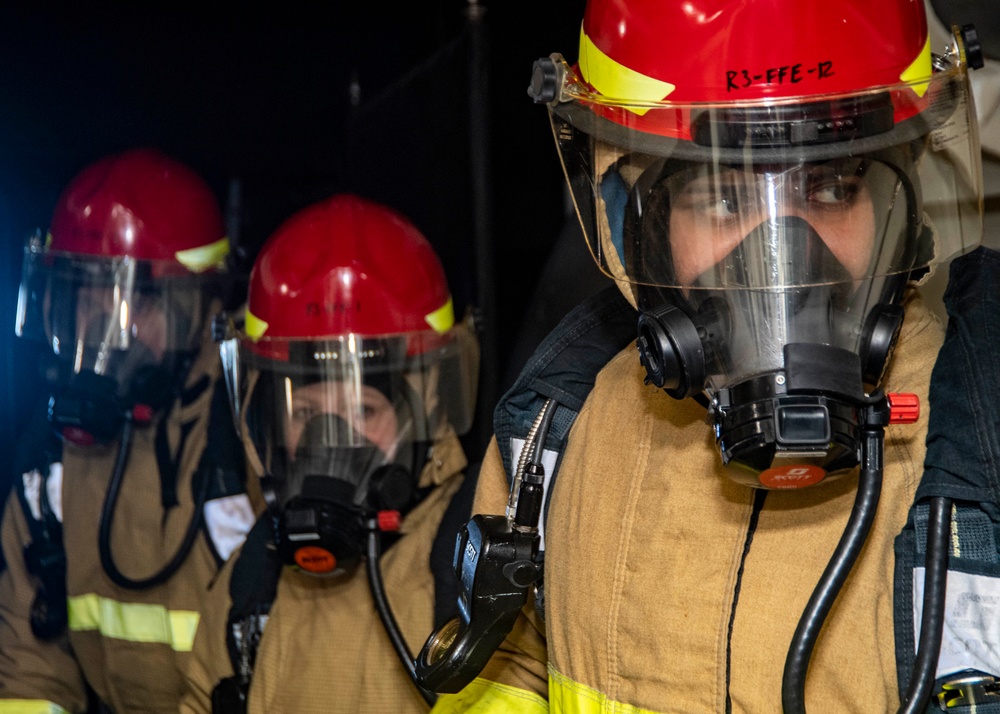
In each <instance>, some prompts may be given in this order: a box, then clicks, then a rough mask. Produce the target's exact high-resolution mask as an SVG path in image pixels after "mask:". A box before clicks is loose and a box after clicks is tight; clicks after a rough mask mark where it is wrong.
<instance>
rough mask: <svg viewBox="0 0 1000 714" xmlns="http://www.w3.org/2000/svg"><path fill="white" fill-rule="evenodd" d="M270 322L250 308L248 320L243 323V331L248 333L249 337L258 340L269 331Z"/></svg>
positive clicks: (247, 315) (247, 312)
mask: <svg viewBox="0 0 1000 714" xmlns="http://www.w3.org/2000/svg"><path fill="white" fill-rule="evenodd" d="M267 328H268V324H267V322H265V321H264V320H261V319H260V318H259V317H257V316H256V315H254V314H253V313H252V312H250V308H247V311H246V321H245V322H244V324H243V331H244V332H246V333H247V337H249V338H250V339H251V340H253V341H254V342H256V341H257V340H259V339H260V338H261V337H263V336H264V333H265V332H267Z"/></svg>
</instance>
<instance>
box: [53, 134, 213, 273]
mask: <svg viewBox="0 0 1000 714" xmlns="http://www.w3.org/2000/svg"><path fill="white" fill-rule="evenodd" d="M49 232H50V234H51V236H52V237H51V241H50V243H49V246H48V248H49V250H50V251H52V252H59V253H76V254H79V255H94V256H104V257H109V258H110V257H130V258H133V259H136V260H156V261H174V262H177V263H179V264H180V265H182V266H184V267H185V268H187V269H188V270H190V271H192V272H201V271H202V270H206V269H208V268H213V267H218V266H219V264H220V263H221V261H222V259H223V258H224V257H225V255H226V253H227V252H228V242H227V241H226V238H225V237H224V230H223V223H222V215H221V213H220V211H219V207H218V204H217V203H216V200H215V197H214V195H213V194H212V191H211V189H209V187H208V185H207V184H206V183H205V182H204V181H203V180H202V179H201V177H200V176H198V175H197V174H196V173H194V172H193V171H192V170H191V169H189V168H188V167H187V166H185V165H184V164H181V163H179V162H177V161H174V160H173V159H171V158H169V157H167V156H165V155H163V154H162V153H160V152H158V151H155V150H151V149H137V150H133V151H128V152H125V153H122V154H118V155H115V156H110V157H107V158H105V159H102V160H100V161H98V162H97V163H95V164H92V165H90V166H88V167H87V168H86V169H84V170H83V171H82V172H81V173H80V174H79V175H78V176H77V177H76V178H74V179H73V181H72V182H71V183H70V184H69V186H67V187H66V189H65V190H64V191H63V193H62V195H61V196H60V198H59V202H58V204H57V205H56V209H55V212H54V214H53V216H52V223H51V227H50V229H49Z"/></svg>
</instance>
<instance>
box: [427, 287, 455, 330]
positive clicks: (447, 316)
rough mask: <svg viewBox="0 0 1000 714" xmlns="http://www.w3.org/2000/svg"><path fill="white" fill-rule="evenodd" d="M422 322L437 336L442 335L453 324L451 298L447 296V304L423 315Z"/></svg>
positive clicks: (453, 308) (453, 316)
mask: <svg viewBox="0 0 1000 714" xmlns="http://www.w3.org/2000/svg"><path fill="white" fill-rule="evenodd" d="M424 320H425V321H426V322H427V324H428V325H430V326H431V328H432V329H433V330H434V331H435V332H436V333H438V334H439V335H443V334H444V333H445V332H447V331H448V330H450V329H451V328H452V326H453V325H454V324H455V307H454V305H453V304H452V301H451V296H450V295H449V296H448V302H446V303H445V304H444V305H442V306H441V307H439V308H438V309H437V310H435V311H434V312H429V313H427V314H426V315H424Z"/></svg>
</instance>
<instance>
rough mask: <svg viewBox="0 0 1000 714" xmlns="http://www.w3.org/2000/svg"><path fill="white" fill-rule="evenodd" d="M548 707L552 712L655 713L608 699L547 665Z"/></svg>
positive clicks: (595, 713)
mask: <svg viewBox="0 0 1000 714" xmlns="http://www.w3.org/2000/svg"><path fill="white" fill-rule="evenodd" d="M549 708H550V709H551V711H552V712H553V714H556V712H558V714H656V713H655V712H654V711H653V710H652V709H640V708H639V707H636V706H632V705H631V704H622V703H621V702H616V701H613V700H611V699H608V697H607V696H605V695H604V694H601V693H600V692H598V691H597V690H596V689H591V688H590V687H588V686H586V685H583V684H580V683H579V682H574V681H573V680H572V679H569V678H568V677H564V676H563V675H561V674H559V673H558V672H556V671H555V670H554V669H552V667H549Z"/></svg>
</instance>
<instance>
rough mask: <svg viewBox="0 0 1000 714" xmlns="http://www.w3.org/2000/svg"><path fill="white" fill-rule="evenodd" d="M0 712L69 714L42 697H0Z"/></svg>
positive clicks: (6, 713) (11, 713) (0, 713)
mask: <svg viewBox="0 0 1000 714" xmlns="http://www.w3.org/2000/svg"><path fill="white" fill-rule="evenodd" d="M0 714H69V712H68V711H66V710H65V709H63V708H62V707H61V706H59V705H58V704H53V703H52V702H47V701H45V700H44V699H0Z"/></svg>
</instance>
